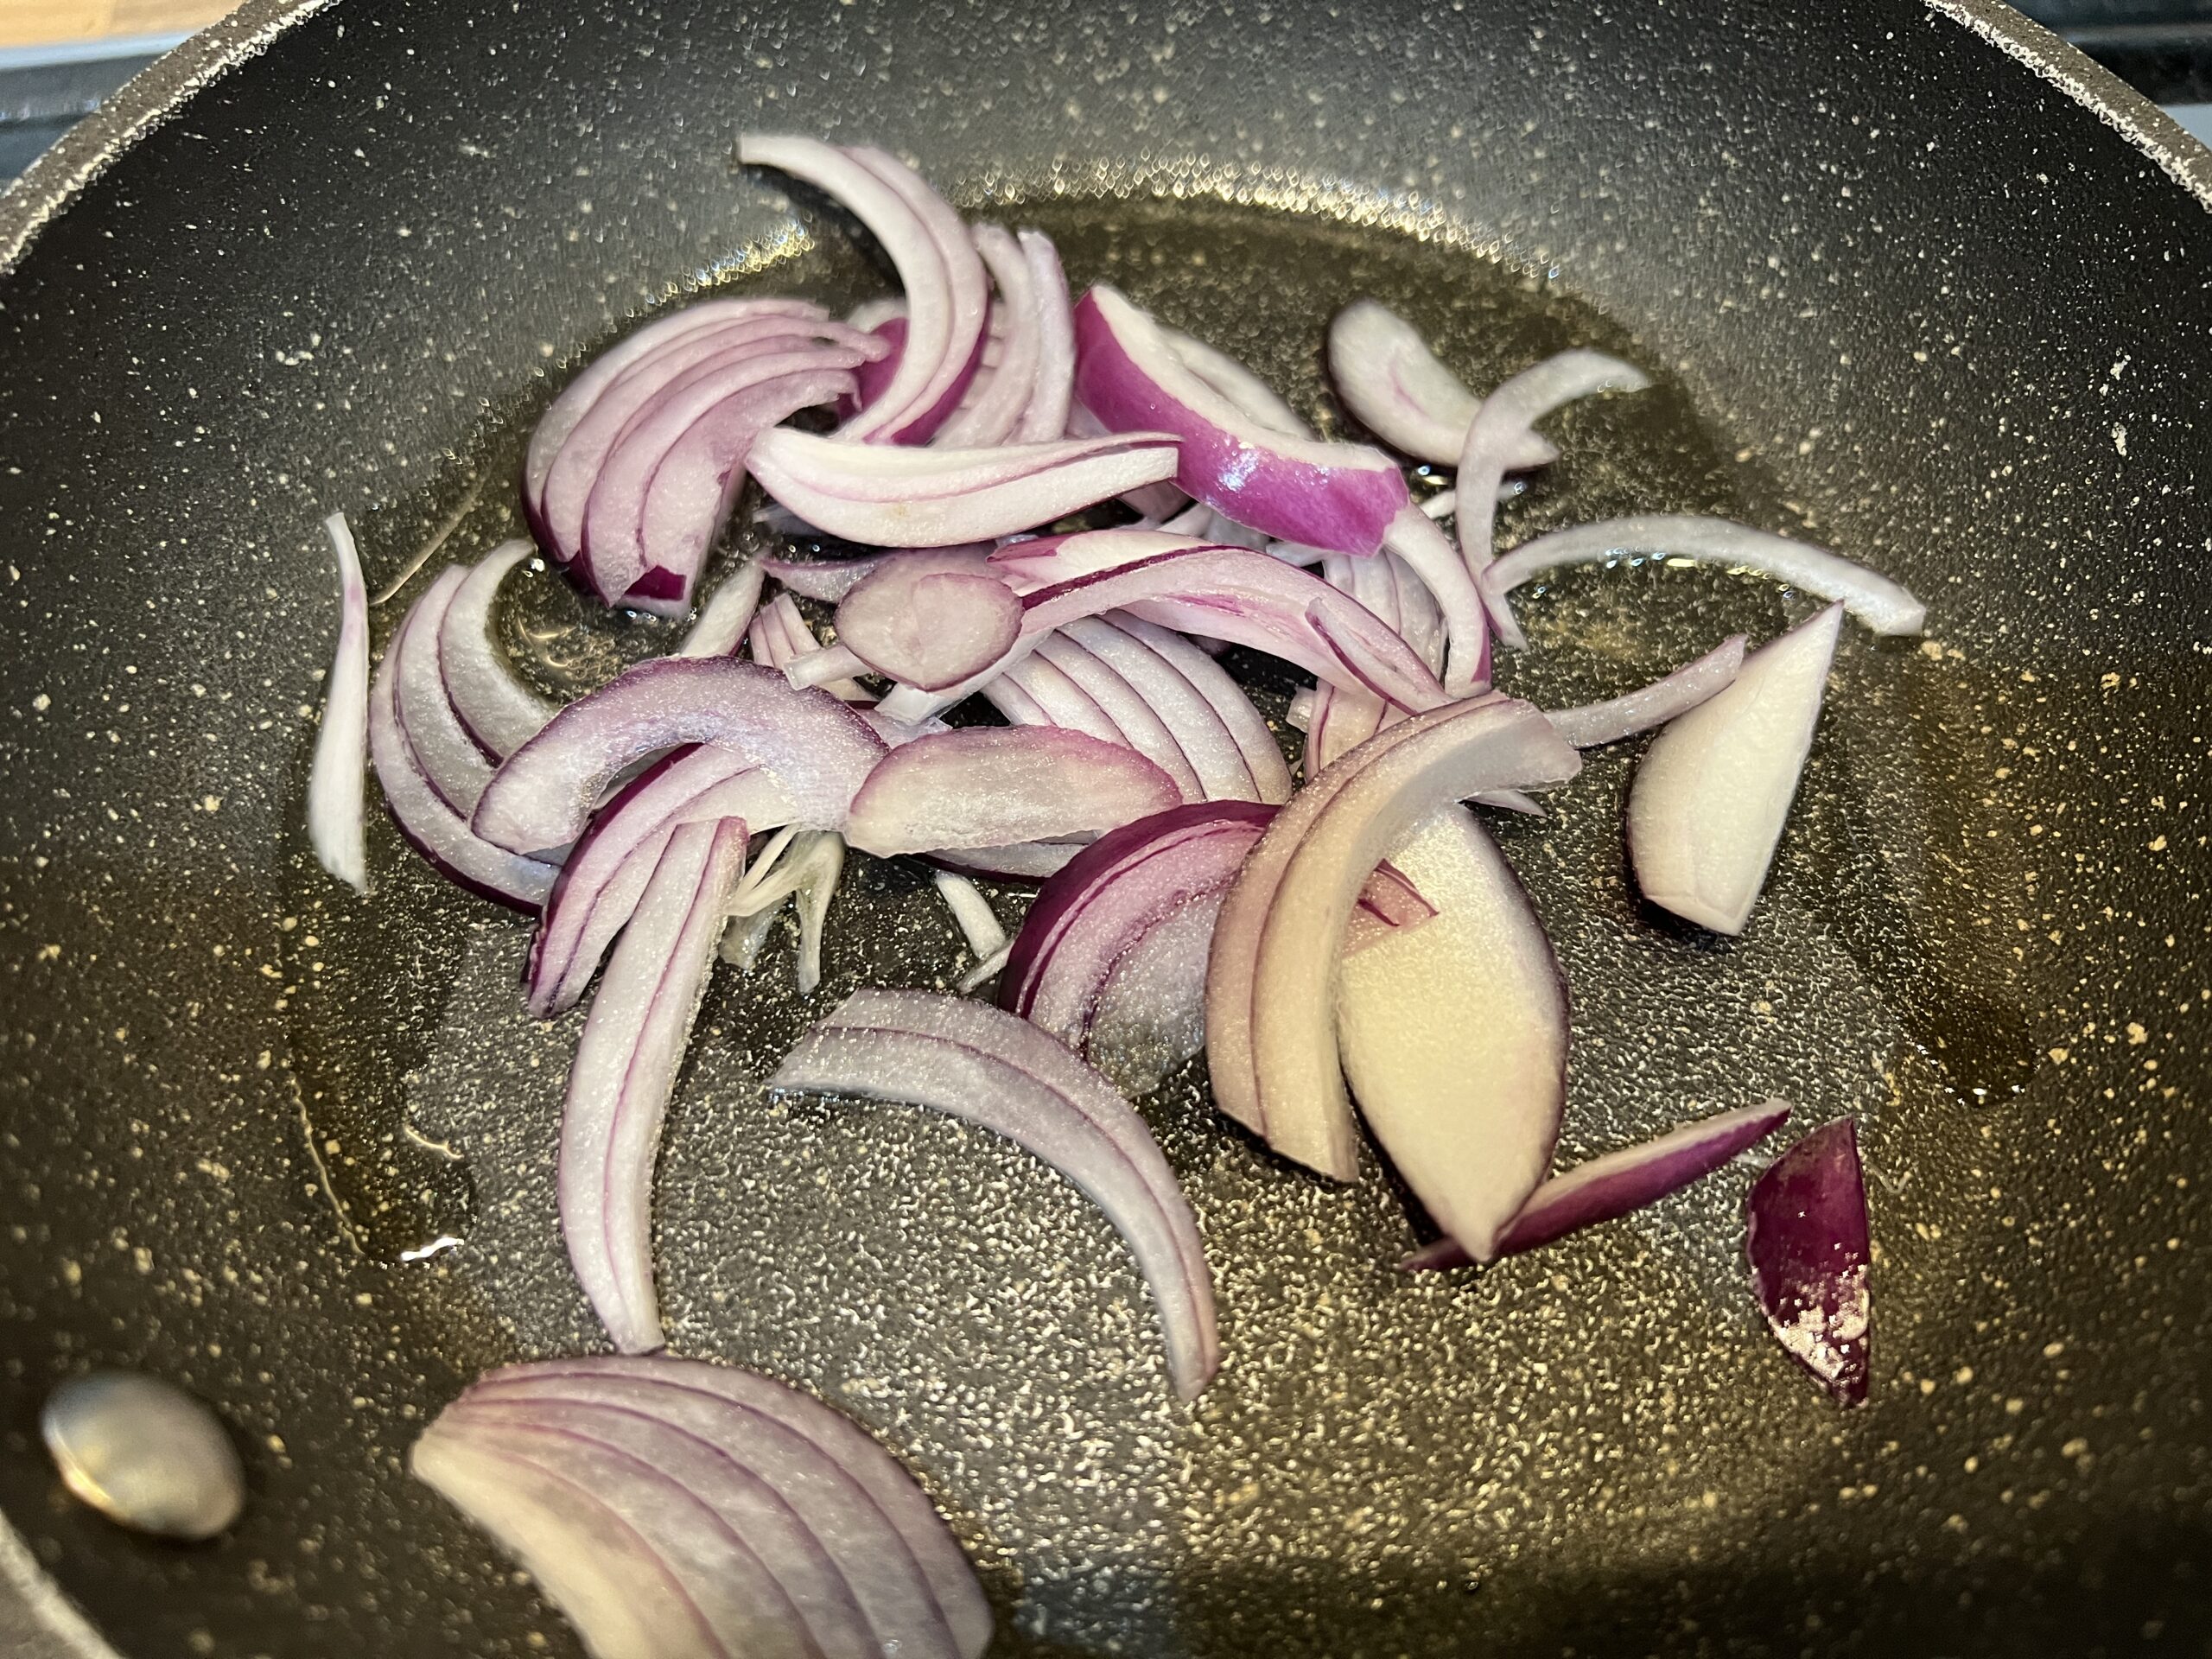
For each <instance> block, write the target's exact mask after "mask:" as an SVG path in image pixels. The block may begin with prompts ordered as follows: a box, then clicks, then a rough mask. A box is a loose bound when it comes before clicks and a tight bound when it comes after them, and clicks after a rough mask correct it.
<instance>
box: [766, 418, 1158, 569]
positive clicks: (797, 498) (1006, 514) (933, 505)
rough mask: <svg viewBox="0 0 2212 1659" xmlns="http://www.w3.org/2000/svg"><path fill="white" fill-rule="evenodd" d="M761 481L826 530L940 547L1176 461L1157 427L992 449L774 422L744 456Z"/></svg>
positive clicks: (1102, 493) (1085, 498)
mask: <svg viewBox="0 0 2212 1659" xmlns="http://www.w3.org/2000/svg"><path fill="white" fill-rule="evenodd" d="M749 465H750V466H751V467H752V469H753V476H754V477H755V478H757V479H759V480H760V486H761V487H762V488H763V489H765V490H766V491H767V492H768V493H770V494H771V495H772V496H774V497H775V498H776V499H777V500H779V501H780V502H782V503H783V504H784V505H785V506H787V507H789V508H791V510H792V511H793V512H797V513H798V514H800V515H801V516H802V517H803V518H805V519H806V520H807V521H808V522H809V523H810V524H819V525H820V526H821V527H822V528H823V530H824V531H827V532H828V533H829V534H830V535H832V536H838V537H843V538H844V539H846V540H848V541H855V542H868V543H874V544H875V545H876V546H879V547H890V546H901V545H911V546H916V547H947V546H952V545H956V544H957V543H963V542H975V541H982V540H986V539H988V538H990V537H997V536H1004V535H1008V534H1011V533H1012V532H1014V531H1018V530H1027V528H1029V526H1031V525H1032V524H1044V523H1047V522H1049V521H1051V520H1052V519H1054V518H1063V517H1065V515H1067V514H1069V513H1071V512H1078V511H1080V510H1081V509H1082V508H1084V507H1088V506H1091V505H1095V504H1096V503H1097V502H1100V501H1103V500H1105V499H1107V498H1108V497H1109V496H1113V495H1117V494H1119V493H1121V492H1122V491H1123V490H1128V489H1134V488H1135V486H1138V485H1140V484H1143V483H1147V482H1150V481H1151V480H1156V479H1162V478H1166V477H1168V476H1170V475H1171V474H1173V472H1174V469H1175V449H1174V445H1173V442H1172V441H1170V440H1168V439H1166V438H1165V437H1163V436H1161V435H1159V434H1154V433H1133V434H1126V435H1116V436H1112V437H1105V438H1079V439H1077V438H1071V439H1066V440H1063V441H1062V442H1057V443H1033V444H1006V445H1002V446H1001V447H999V448H992V449H899V448H856V447H855V446H854V445H851V444H845V443H840V442H836V440H834V439H830V438H819V437H816V436H814V435H812V434H810V433H806V432H799V431H796V430H794V429H791V428H789V427H779V428H778V429H776V430H774V431H772V432H770V433H767V434H766V435H764V436H763V437H762V438H761V439H760V442H758V443H756V444H755V445H754V446H753V451H752V454H751V456H750V458H749Z"/></svg>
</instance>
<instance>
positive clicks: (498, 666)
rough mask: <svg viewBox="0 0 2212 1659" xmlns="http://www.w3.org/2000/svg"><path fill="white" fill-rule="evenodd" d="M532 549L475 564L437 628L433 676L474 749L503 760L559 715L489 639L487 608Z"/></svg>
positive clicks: (517, 545)
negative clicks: (439, 679)
mask: <svg viewBox="0 0 2212 1659" xmlns="http://www.w3.org/2000/svg"><path fill="white" fill-rule="evenodd" d="M536 553H537V548H536V547H534V546H532V545H531V543H529V542H526V541H524V540H522V539H520V538H517V539H516V540H514V541H511V542H502V543H499V546H497V547H495V548H493V550H491V551H490V552H489V553H486V555H485V556H483V557H482V558H480V559H479V560H478V561H477V562H476V567H475V569H473V570H471V571H470V572H469V573H468V580H467V581H466V582H462V583H461V587H460V588H458V589H457V590H456V591H455V592H454V596H453V602H452V603H451V604H450V605H448V607H446V614H445V620H443V621H442V622H441V623H440V624H439V625H438V672H439V673H440V674H441V675H442V676H443V677H444V679H445V683H446V695H447V696H448V697H450V698H452V700H453V707H454V713H455V714H457V715H460V716H461V724H462V725H464V726H466V727H467V728H468V734H469V735H470V736H471V737H473V738H474V739H475V740H476V741H477V745H478V747H480V748H482V750H483V751H484V753H486V754H487V755H489V756H490V757H491V758H492V759H493V760H495V761H496V760H505V759H506V758H507V756H509V755H510V754H512V753H514V752H515V751H516V750H517V749H518V748H520V747H522V746H523V745H524V744H525V743H527V742H529V741H530V740H531V738H533V737H535V736H537V734H538V733H539V732H540V731H542V730H543V729H544V727H545V722H546V721H549V720H550V719H552V718H553V716H554V715H556V713H558V712H559V708H558V705H557V704H555V703H552V702H547V701H546V700H545V699H544V698H543V697H541V696H538V695H537V693H536V692H535V691H532V690H531V689H530V688H529V687H528V686H526V685H524V683H522V682H521V681H520V680H518V679H517V678H516V677H515V673H514V670H513V669H512V668H511V667H510V666H508V664H507V662H506V659H505V656H504V655H503V654H502V653H501V652H500V650H499V646H498V645H496V644H495V643H494V642H493V638H492V607H493V602H494V601H496V600H497V599H498V598H499V584H500V583H501V582H505V580H506V579H507V573H508V572H510V571H511V570H512V569H514V568H515V567H516V566H517V565H518V564H520V563H522V562H523V561H524V559H527V558H530V557H531V556H533V555H535V554H536Z"/></svg>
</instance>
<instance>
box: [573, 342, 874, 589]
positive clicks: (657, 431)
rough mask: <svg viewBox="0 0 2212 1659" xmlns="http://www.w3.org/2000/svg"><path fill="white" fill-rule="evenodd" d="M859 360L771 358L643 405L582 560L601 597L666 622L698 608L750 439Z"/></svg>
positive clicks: (847, 380)
mask: <svg viewBox="0 0 2212 1659" xmlns="http://www.w3.org/2000/svg"><path fill="white" fill-rule="evenodd" d="M859 360H860V359H859V356H858V354H857V353H854V352H851V351H841V350H836V349H834V348H831V347H829V346H815V347H813V348H812V349H810V350H808V351H804V352H783V353H775V354H773V355H763V356H760V357H759V358H756V359H753V360H751V361H750V362H747V363H746V364H744V365H740V366H734V367H732V368H729V369H728V370H725V371H718V372H712V373H702V374H700V375H698V376H696V377H687V378H685V379H683V380H681V381H678V382H677V384H676V385H672V386H671V387H670V388H669V389H668V390H667V391H664V392H663V393H662V394H660V395H659V396H658V397H656V398H655V399H654V401H653V402H652V404H649V405H648V406H647V407H646V408H645V409H644V410H639V413H638V415H637V416H635V417H634V418H633V419H632V422H631V423H630V427H629V429H628V430H627V431H626V432H625V434H624V435H623V436H622V438H621V440H620V442H618V443H617V444H616V445H615V446H614V448H613V449H612V450H610V451H609V452H608V454H607V461H606V464H605V466H604V467H602V468H601V471H600V474H599V477H598V480H597V481H596V482H594V484H593V486H592V492H591V500H590V505H589V506H588V509H587V510H586V512H585V515H584V531H583V543H582V561H583V563H585V564H586V565H587V566H588V569H589V574H590V576H591V582H592V585H593V587H594V588H596V589H597V591H598V593H599V595H600V597H601V598H602V599H604V600H606V601H607V602H608V603H609V604H615V603H618V602H619V603H624V604H627V605H631V606H633V607H637V608H639V609H641V610H648V611H653V612H656V613H659V614H662V615H668V616H681V615H682V614H683V613H684V612H685V611H687V610H688V609H690V602H691V588H692V585H693V584H694V583H695V582H696V581H697V580H698V575H699V572H700V570H701V569H702V568H703V567H704V565H705V563H706V559H707V554H708V551H709V549H711V548H712V547H713V545H714V541H715V537H716V536H717V535H719V534H720V533H721V528H722V526H723V525H724V524H726V523H728V519H729V514H730V509H731V507H732V506H733V505H735V503H736V500H737V495H738V492H739V491H740V490H741V488H742V487H743V486H744V484H745V458H746V456H747V454H749V453H751V451H752V448H753V443H754V442H756V441H757V440H758V439H759V437H760V435H761V434H762V433H763V432H765V431H766V430H768V429H770V428H771V427H772V426H774V425H776V424H777V423H779V422H780V421H784V420H787V419H789V418H790V417H791V416H793V415H796V414H797V413H798V411H799V410H803V409H810V408H812V407H814V406H816V405H817V404H826V403H828V402H829V401H830V400H831V399H832V398H834V397H836V395H837V394H838V392H840V391H842V390H843V389H844V388H846V387H847V386H849V385H851V384H852V376H851V374H850V373H849V370H850V369H851V367H852V366H853V365H855V363H857V362H858V361H859Z"/></svg>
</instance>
